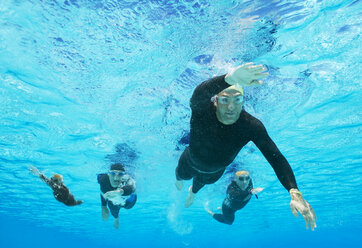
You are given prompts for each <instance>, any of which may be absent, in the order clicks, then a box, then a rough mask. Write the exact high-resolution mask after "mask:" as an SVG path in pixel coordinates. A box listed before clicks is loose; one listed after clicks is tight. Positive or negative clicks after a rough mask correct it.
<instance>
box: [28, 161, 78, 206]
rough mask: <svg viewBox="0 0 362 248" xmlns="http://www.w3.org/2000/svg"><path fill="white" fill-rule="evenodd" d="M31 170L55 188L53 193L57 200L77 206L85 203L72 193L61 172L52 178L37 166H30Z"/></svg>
mask: <svg viewBox="0 0 362 248" xmlns="http://www.w3.org/2000/svg"><path fill="white" fill-rule="evenodd" d="M30 171H31V172H32V173H33V174H34V175H36V176H38V177H40V179H41V180H43V181H44V182H45V183H46V184H48V185H49V186H50V188H51V189H52V190H53V195H54V197H55V199H56V200H58V201H60V202H62V203H64V204H65V205H67V206H76V205H80V204H82V203H83V201H81V200H75V199H74V196H73V195H72V193H70V191H69V189H68V188H67V186H65V185H64V183H63V176H62V175H59V174H54V175H53V176H52V177H51V178H50V179H49V178H47V177H46V176H44V174H42V173H41V172H40V171H39V170H38V169H37V168H35V167H34V166H30Z"/></svg>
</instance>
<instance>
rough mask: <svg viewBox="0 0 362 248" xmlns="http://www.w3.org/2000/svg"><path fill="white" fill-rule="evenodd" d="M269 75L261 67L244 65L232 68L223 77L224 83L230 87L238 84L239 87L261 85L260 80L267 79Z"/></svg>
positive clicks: (251, 64)
mask: <svg viewBox="0 0 362 248" xmlns="http://www.w3.org/2000/svg"><path fill="white" fill-rule="evenodd" d="M268 75H269V74H268V72H266V68H265V67H264V66H263V65H254V64H253V63H246V64H243V65H240V66H238V67H236V68H234V69H233V70H232V71H231V72H230V73H228V74H227V75H226V76H225V82H227V83H228V84H230V85H235V84H240V85H241V86H253V85H261V84H262V83H263V82H262V81H261V80H260V79H263V78H265V77H267V76H268Z"/></svg>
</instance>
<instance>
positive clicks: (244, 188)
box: [206, 171, 263, 225]
mask: <svg viewBox="0 0 362 248" xmlns="http://www.w3.org/2000/svg"><path fill="white" fill-rule="evenodd" d="M262 190H263V188H253V183H252V181H251V178H250V175H249V172H247V171H238V172H236V173H235V177H234V180H233V181H232V182H231V183H230V184H229V186H228V189H227V191H226V193H227V194H226V198H225V200H224V202H223V203H222V214H215V213H213V212H212V211H211V210H208V209H207V210H206V211H207V212H208V213H209V214H210V215H211V216H212V217H213V218H214V219H215V220H217V221H219V222H221V223H225V224H229V225H232V224H233V222H234V219H235V212H236V211H238V210H240V209H242V208H243V207H245V205H246V204H247V203H248V202H249V201H250V199H251V196H252V195H253V194H254V195H255V196H256V197H257V195H256V194H257V193H259V192H261V191H262Z"/></svg>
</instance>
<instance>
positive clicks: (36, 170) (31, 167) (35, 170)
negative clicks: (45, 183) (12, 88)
mask: <svg viewBox="0 0 362 248" xmlns="http://www.w3.org/2000/svg"><path fill="white" fill-rule="evenodd" d="M29 170H30V171H31V172H32V173H33V174H34V175H36V176H39V175H40V171H39V170H38V169H37V168H36V167H34V166H32V165H30V166H29Z"/></svg>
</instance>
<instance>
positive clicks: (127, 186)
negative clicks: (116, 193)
mask: <svg viewBox="0 0 362 248" xmlns="http://www.w3.org/2000/svg"><path fill="white" fill-rule="evenodd" d="M97 179H98V183H99V184H100V188H101V192H102V193H103V194H104V193H106V192H108V191H113V190H117V189H123V191H124V193H123V195H122V196H128V197H127V198H126V200H125V204H114V203H113V202H112V201H110V200H107V199H105V198H104V197H103V195H102V194H101V204H102V206H107V204H108V208H109V209H110V210H111V214H112V215H113V217H114V218H118V213H119V210H120V209H121V208H122V207H123V208H125V209H130V208H132V207H133V206H134V205H135V204H136V201H137V195H136V194H135V191H136V185H135V181H134V180H133V179H132V178H131V177H130V176H128V178H127V180H126V181H123V182H121V184H120V186H119V187H113V186H112V185H111V182H110V181H109V176H108V175H107V174H99V175H98V178H97Z"/></svg>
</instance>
